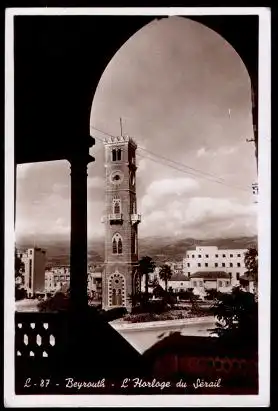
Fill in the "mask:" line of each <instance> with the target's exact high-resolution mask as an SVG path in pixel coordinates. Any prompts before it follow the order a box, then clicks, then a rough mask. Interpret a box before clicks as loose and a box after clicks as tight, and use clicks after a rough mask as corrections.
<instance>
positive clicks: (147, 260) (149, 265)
mask: <svg viewBox="0 0 278 411" xmlns="http://www.w3.org/2000/svg"><path fill="white" fill-rule="evenodd" d="M154 269H155V262H154V261H153V260H152V258H151V257H148V256H145V257H142V258H141V259H140V260H139V272H140V276H141V278H142V276H143V275H144V276H145V281H146V282H145V294H146V296H148V292H149V274H150V273H153V272H154Z"/></svg>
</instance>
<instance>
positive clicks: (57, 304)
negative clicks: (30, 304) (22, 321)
mask: <svg viewBox="0 0 278 411" xmlns="http://www.w3.org/2000/svg"><path fill="white" fill-rule="evenodd" d="M38 309H39V311H41V312H59V311H67V310H68V309H69V296H68V295H67V294H64V293H62V292H59V291H58V292H56V293H55V294H54V296H53V297H50V298H48V299H47V300H45V301H40V302H39V303H38Z"/></svg>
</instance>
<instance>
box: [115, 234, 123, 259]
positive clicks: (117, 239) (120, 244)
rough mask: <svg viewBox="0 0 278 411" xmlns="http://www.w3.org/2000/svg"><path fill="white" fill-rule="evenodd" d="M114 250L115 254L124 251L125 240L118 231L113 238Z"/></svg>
mask: <svg viewBox="0 0 278 411" xmlns="http://www.w3.org/2000/svg"><path fill="white" fill-rule="evenodd" d="M112 250H113V254H122V253H123V242H122V237H121V236H120V234H118V233H116V234H115V235H114V236H113V239H112Z"/></svg>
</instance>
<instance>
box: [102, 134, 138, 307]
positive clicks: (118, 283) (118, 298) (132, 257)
mask: <svg viewBox="0 0 278 411" xmlns="http://www.w3.org/2000/svg"><path fill="white" fill-rule="evenodd" d="M104 147H105V169H106V192H105V216H104V218H103V222H104V223H105V265H104V271H103V274H102V306H103V308H104V309H109V308H115V307H127V308H130V307H131V300H130V297H131V295H134V294H135V293H136V292H137V291H138V290H139V287H140V280H139V273H138V232H137V228H138V223H140V221H141V216H140V215H139V214H137V203H136V178H135V177H136V169H137V167H136V148H137V145H136V143H135V141H134V140H133V139H131V138H130V137H128V136H120V137H110V138H108V139H105V140H104Z"/></svg>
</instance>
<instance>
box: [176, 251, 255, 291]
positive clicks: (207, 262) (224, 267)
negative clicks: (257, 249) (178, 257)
mask: <svg viewBox="0 0 278 411" xmlns="http://www.w3.org/2000/svg"><path fill="white" fill-rule="evenodd" d="M246 251H247V249H229V250H227V249H226V250H224V249H223V250H222V249H219V248H218V247H215V246H205V247H196V249H195V250H188V251H187V252H186V256H185V258H184V259H183V273H184V275H185V276H187V277H189V276H191V275H192V274H194V273H196V272H200V271H210V272H211V271H220V270H221V271H222V272H223V271H224V272H226V273H227V274H229V276H231V285H232V286H235V285H238V282H239V278H240V277H241V276H242V275H244V273H245V271H246V267H245V264H244V254H245V252H246Z"/></svg>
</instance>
